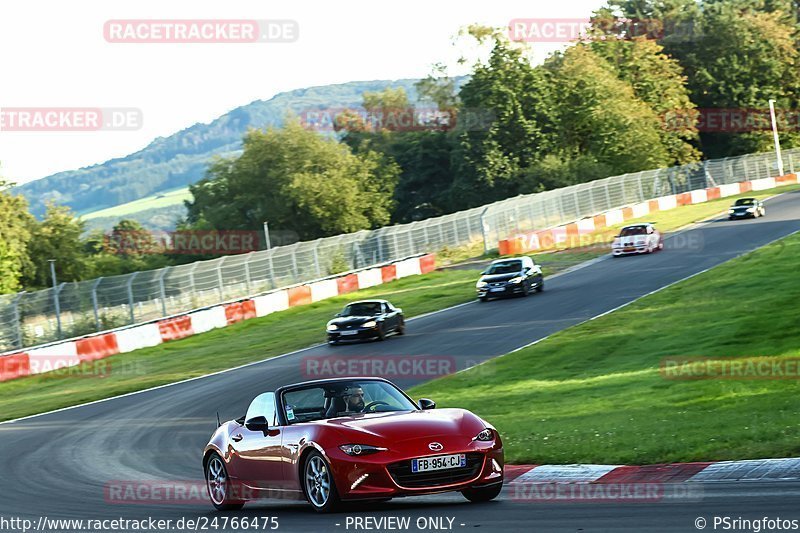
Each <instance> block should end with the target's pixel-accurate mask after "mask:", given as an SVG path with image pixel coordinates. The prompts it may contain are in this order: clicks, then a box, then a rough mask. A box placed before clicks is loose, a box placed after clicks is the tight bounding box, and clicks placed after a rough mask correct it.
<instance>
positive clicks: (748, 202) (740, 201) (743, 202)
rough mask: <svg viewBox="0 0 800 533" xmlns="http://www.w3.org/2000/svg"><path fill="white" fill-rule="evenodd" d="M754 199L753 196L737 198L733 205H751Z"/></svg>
mask: <svg viewBox="0 0 800 533" xmlns="http://www.w3.org/2000/svg"><path fill="white" fill-rule="evenodd" d="M755 203H756V201H755V200H754V199H753V198H739V199H738V200H736V203H735V204H733V205H753V204H755Z"/></svg>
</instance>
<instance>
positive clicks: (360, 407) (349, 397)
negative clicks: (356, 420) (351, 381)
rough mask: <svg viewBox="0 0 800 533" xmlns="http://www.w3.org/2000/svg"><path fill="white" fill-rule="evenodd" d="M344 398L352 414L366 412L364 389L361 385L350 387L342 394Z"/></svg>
mask: <svg viewBox="0 0 800 533" xmlns="http://www.w3.org/2000/svg"><path fill="white" fill-rule="evenodd" d="M342 398H343V399H344V403H345V405H346V406H347V410H348V411H349V412H351V413H363V412H364V389H362V388H361V386H360V385H350V386H348V387H346V388H345V389H344V391H343V393H342Z"/></svg>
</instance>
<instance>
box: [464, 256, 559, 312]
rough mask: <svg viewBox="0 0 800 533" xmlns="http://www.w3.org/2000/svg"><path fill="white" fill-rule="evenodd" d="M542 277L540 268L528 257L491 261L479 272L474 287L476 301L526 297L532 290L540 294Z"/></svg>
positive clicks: (542, 283) (542, 286)
mask: <svg viewBox="0 0 800 533" xmlns="http://www.w3.org/2000/svg"><path fill="white" fill-rule="evenodd" d="M543 289H544V276H543V275H542V268H541V267H540V266H539V265H537V264H536V263H534V262H533V259H531V258H530V257H510V258H508V259H498V260H496V261H493V262H492V264H491V265H489V268H487V269H486V270H484V271H483V272H481V278H480V279H479V280H478V283H477V284H476V285H475V290H476V291H477V293H478V299H479V300H480V301H482V302H485V301H487V300H488V299H489V298H495V297H500V296H515V295H522V296H527V295H528V294H530V292H531V291H532V290H535V291H536V292H542V290H543Z"/></svg>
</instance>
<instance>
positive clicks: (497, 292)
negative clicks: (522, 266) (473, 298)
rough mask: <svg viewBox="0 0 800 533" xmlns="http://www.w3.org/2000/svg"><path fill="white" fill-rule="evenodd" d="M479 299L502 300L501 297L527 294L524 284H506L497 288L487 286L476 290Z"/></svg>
mask: <svg viewBox="0 0 800 533" xmlns="http://www.w3.org/2000/svg"><path fill="white" fill-rule="evenodd" d="M476 292H477V294H478V298H500V297H501V296H513V295H516V294H522V293H524V292H525V284H524V283H504V284H503V285H497V286H491V285H490V286H486V287H481V288H480V289H476Z"/></svg>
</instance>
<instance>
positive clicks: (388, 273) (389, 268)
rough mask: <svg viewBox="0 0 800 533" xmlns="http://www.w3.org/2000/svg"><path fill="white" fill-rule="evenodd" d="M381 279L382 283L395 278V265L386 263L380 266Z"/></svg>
mask: <svg viewBox="0 0 800 533" xmlns="http://www.w3.org/2000/svg"><path fill="white" fill-rule="evenodd" d="M381 279H383V282H384V283H388V282H390V281H393V280H396V279H397V267H396V266H394V265H386V266H382V267H381Z"/></svg>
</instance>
